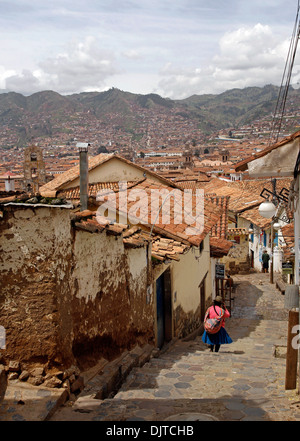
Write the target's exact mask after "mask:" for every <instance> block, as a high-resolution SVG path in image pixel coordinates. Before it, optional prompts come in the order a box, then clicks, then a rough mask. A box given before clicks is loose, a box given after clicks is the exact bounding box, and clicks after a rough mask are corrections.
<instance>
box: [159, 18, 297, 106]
mask: <svg viewBox="0 0 300 441" xmlns="http://www.w3.org/2000/svg"><path fill="white" fill-rule="evenodd" d="M288 48H289V42H288V41H284V42H282V41H281V39H280V37H279V36H278V35H276V33H274V32H273V30H272V29H271V28H270V27H269V26H263V25H261V24H256V25H255V26H253V27H242V28H239V29H237V30H236V31H233V32H227V33H226V34H224V35H223V37H222V38H221V39H220V41H219V53H218V54H217V55H216V56H214V57H213V58H212V60H211V61H210V62H209V63H208V64H207V65H206V66H201V67H197V68H193V69H185V68H184V67H183V68H179V69H176V67H175V66H174V65H173V64H171V63H168V64H166V65H165V67H164V68H163V69H162V71H161V75H163V76H164V78H163V79H162V80H161V81H160V83H159V89H158V91H159V93H161V94H162V95H163V96H168V97H170V98H174V97H176V98H185V97H188V96H191V95H193V94H203V93H221V92H223V91H225V90H229V89H233V88H244V87H248V86H264V85H265V84H270V83H271V84H277V85H280V83H281V79H282V75H283V71H284V67H285V61H286V57H287V54H288Z"/></svg>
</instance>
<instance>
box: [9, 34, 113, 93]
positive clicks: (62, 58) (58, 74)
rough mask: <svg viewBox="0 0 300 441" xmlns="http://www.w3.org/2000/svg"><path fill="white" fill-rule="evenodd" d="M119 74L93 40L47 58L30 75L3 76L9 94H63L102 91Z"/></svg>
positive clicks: (26, 73)
mask: <svg viewBox="0 0 300 441" xmlns="http://www.w3.org/2000/svg"><path fill="white" fill-rule="evenodd" d="M116 73H118V69H117V67H116V66H115V60H114V57H113V55H112V54H111V53H110V52H108V51H104V50H102V48H101V47H99V44H98V42H97V40H96V38H94V37H86V38H85V40H84V41H83V42H76V43H72V44H71V45H69V47H68V49H67V50H65V52H63V53H59V54H58V55H56V56H55V57H52V58H48V59H46V60H44V61H43V62H41V63H40V64H39V69H36V70H34V71H33V72H31V71H29V70H22V71H21V72H19V73H14V74H13V75H11V76H9V75H6V79H5V87H6V89H8V90H13V91H15V92H20V93H23V94H30V93H33V92H36V91H39V90H45V89H51V90H55V91H57V92H59V93H62V94H68V93H76V92H82V91H86V90H103V89H104V88H105V87H106V85H105V80H106V79H107V78H110V77H111V76H113V75H115V74H116Z"/></svg>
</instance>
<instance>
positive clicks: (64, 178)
mask: <svg viewBox="0 0 300 441" xmlns="http://www.w3.org/2000/svg"><path fill="white" fill-rule="evenodd" d="M113 158H117V159H119V160H120V161H122V162H124V163H126V164H130V165H131V166H133V167H136V168H138V169H139V170H141V171H143V172H145V173H148V174H149V175H152V176H155V177H156V178H158V179H160V180H162V181H164V182H165V183H166V184H167V185H171V186H173V187H175V186H176V185H175V184H173V183H172V182H171V181H169V180H168V179H166V178H164V177H161V176H159V175H158V174H157V173H155V172H152V171H150V170H148V169H145V168H143V167H140V166H139V165H137V164H134V163H133V162H131V161H128V160H127V159H125V158H123V157H122V156H119V155H115V154H113V153H109V154H107V153H100V155H97V156H90V157H89V158H88V167H89V171H91V170H93V169H95V168H96V167H98V166H99V165H101V164H104V163H105V162H108V161H110V160H111V159H113ZM79 175H80V165H79V164H77V165H75V166H74V167H72V168H70V169H69V170H67V171H66V172H64V173H62V174H60V175H58V176H57V177H56V178H54V179H53V180H52V181H50V182H48V183H47V184H45V185H43V186H41V187H40V193H41V194H42V195H43V196H45V195H46V193H47V194H49V195H50V193H51V194H53V192H57V191H58V190H60V189H61V188H62V187H63V186H65V185H66V184H69V183H70V182H72V181H74V180H75V179H77V178H78V177H79Z"/></svg>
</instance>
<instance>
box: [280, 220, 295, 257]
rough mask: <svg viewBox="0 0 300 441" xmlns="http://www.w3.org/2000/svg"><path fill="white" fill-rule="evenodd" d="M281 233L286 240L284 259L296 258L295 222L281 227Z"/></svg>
mask: <svg viewBox="0 0 300 441" xmlns="http://www.w3.org/2000/svg"><path fill="white" fill-rule="evenodd" d="M281 233H282V236H283V239H284V242H285V244H286V245H285V246H283V247H282V249H283V254H284V259H285V260H289V259H291V260H293V259H294V258H295V251H294V245H295V232H294V223H293V222H292V223H290V224H288V225H285V226H284V227H282V228H281Z"/></svg>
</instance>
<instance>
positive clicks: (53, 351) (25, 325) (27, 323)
mask: <svg viewBox="0 0 300 441" xmlns="http://www.w3.org/2000/svg"><path fill="white" fill-rule="evenodd" d="M0 236H1V243H0V274H1V291H0V325H1V326H3V327H4V328H5V330H6V349H5V350H1V349H0V357H1V355H2V356H5V358H6V359H8V360H9V359H13V360H19V361H26V362H29V363H30V362H36V363H37V362H39V363H47V362H48V363H50V364H51V363H52V364H53V363H57V364H58V365H70V364H73V363H74V362H76V360H78V359H79V358H86V359H89V358H90V359H93V357H96V358H97V357H98V356H106V357H108V358H110V357H113V356H115V355H117V354H118V353H119V352H120V351H121V350H124V349H130V348H131V347H132V346H133V345H135V344H136V343H140V344H144V343H148V342H151V341H153V338H154V334H153V332H154V331H153V329H154V324H153V299H151V301H150V303H149V302H147V300H146V292H147V284H148V282H149V281H148V276H149V274H148V269H149V265H151V263H150V262H151V257H150V256H149V255H148V254H149V253H148V249H147V246H142V247H140V248H137V249H125V248H124V243H123V239H122V236H121V235H118V236H114V235H109V234H107V233H106V232H101V233H90V232H86V231H82V230H79V231H78V230H76V229H75V228H74V226H72V223H71V221H70V210H69V209H64V208H50V207H49V208H47V207H36V208H34V207H28V208H27V207H24V206H20V207H16V206H6V207H4V210H3V218H2V219H1V220H0Z"/></svg>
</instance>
